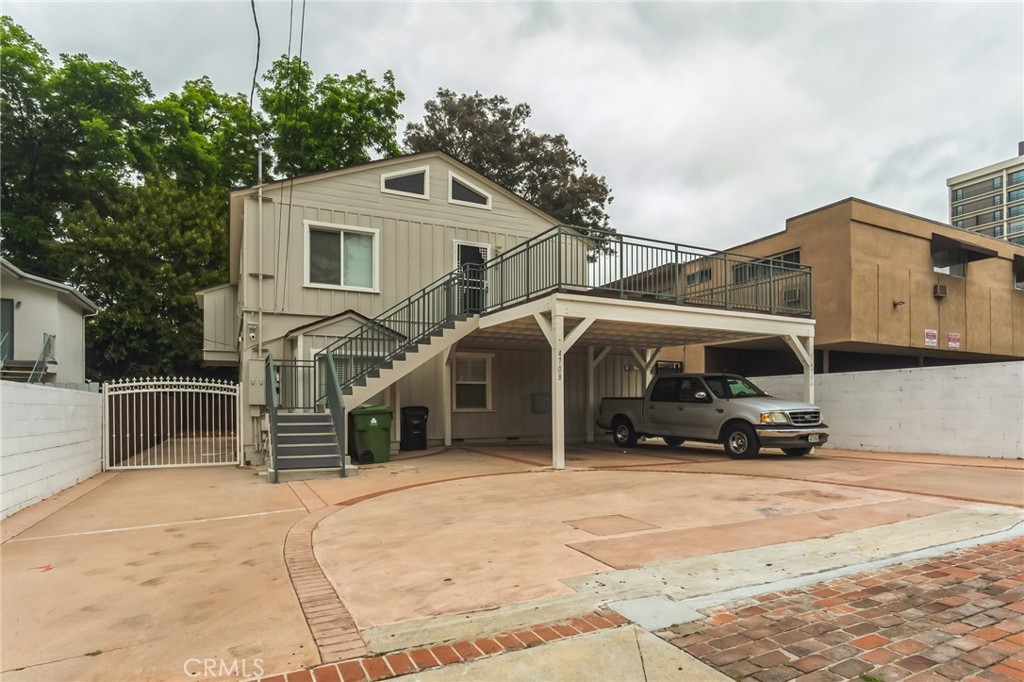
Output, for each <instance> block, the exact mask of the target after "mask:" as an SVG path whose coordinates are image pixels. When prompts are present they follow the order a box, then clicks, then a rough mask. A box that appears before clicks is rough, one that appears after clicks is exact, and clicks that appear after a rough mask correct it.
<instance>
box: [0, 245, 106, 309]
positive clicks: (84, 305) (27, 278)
mask: <svg viewBox="0 0 1024 682" xmlns="http://www.w3.org/2000/svg"><path fill="white" fill-rule="evenodd" d="M0 270H2V271H3V272H4V274H7V275H9V276H11V277H14V278H15V279H20V280H22V281H24V282H28V283H29V284H34V285H36V286H39V287H42V288H44V289H50V290H52V291H56V292H57V294H58V295H59V296H63V297H64V298H65V300H70V302H72V303H74V304H75V305H77V306H78V307H79V308H81V309H82V310H84V311H85V312H86V313H88V314H90V315H91V314H95V313H97V312H99V309H100V308H99V306H98V305H96V304H95V303H93V302H92V301H90V300H89V299H88V298H86V296H85V294H83V293H82V292H81V291H79V290H78V289H76V288H74V287H73V286H71V285H69V284H64V283H62V282H57V281H55V280H52V279H46V278H45V277H40V276H39V275H33V274H31V273H28V272H25V271H24V270H22V269H21V268H19V267H18V266H16V265H15V264H14V263H12V262H10V261H9V260H7V259H6V258H2V257H0Z"/></svg>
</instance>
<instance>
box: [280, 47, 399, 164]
mask: <svg viewBox="0 0 1024 682" xmlns="http://www.w3.org/2000/svg"><path fill="white" fill-rule="evenodd" d="M264 80H265V81H266V82H267V85H265V86H263V87H262V88H260V103H261V105H262V106H263V110H264V111H265V112H266V113H267V116H268V117H269V118H270V128H271V131H272V133H273V135H272V137H271V148H272V149H273V152H274V157H275V159H276V161H275V164H274V170H275V171H276V172H277V173H278V174H280V175H284V176H293V175H300V174H303V173H312V172H315V171H322V170H329V169H334V168H343V167H345V166H352V165H355V164H359V163H365V162H367V161H369V160H370V159H371V158H372V156H371V154H372V153H373V152H376V153H377V154H379V155H381V156H397V155H398V154H400V153H401V150H400V149H399V147H398V139H397V128H396V126H397V125H398V121H399V119H401V117H402V115H401V114H399V113H398V107H399V105H400V104H401V103H402V100H404V99H405V95H404V94H402V92H401V91H400V90H398V88H396V87H395V77H394V74H392V73H391V72H390V71H386V72H385V73H384V82H383V84H378V83H377V82H376V81H375V80H373V79H372V78H370V77H369V76H368V75H366V72H365V71H360V72H359V73H356V74H353V75H351V76H347V77H345V78H340V77H339V76H336V75H333V74H329V75H327V76H324V77H323V78H322V79H321V80H320V81H319V82H314V80H313V72H312V71H311V70H310V68H309V64H307V63H306V62H304V61H302V60H301V59H299V58H298V57H292V58H288V57H281V58H280V59H278V60H277V61H275V62H274V63H273V65H272V66H271V67H270V70H269V71H268V72H267V74H266V76H264Z"/></svg>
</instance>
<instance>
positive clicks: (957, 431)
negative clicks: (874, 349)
mask: <svg viewBox="0 0 1024 682" xmlns="http://www.w3.org/2000/svg"><path fill="white" fill-rule="evenodd" d="M802 382H803V377H802V376H799V375H797V376H776V377H757V378H755V379H754V383H755V384H757V385H758V386H760V387H761V388H763V389H764V390H766V391H768V392H769V393H771V394H772V395H775V396H778V397H780V398H791V399H793V400H802V399H803V389H802V388H801V386H802ZM814 396H815V402H816V403H817V404H818V405H819V406H820V407H821V410H822V419H824V421H825V422H826V423H827V424H828V425H829V427H830V429H829V430H830V433H831V435H830V437H829V442H828V444H827V445H826V446H825V447H826V448H828V447H833V448H842V449H846V450H873V451H877V452H922V453H930V454H937V455H968V456H975V457H1001V458H1008V459H1020V458H1024V362H1000V363H992V364H978V365H955V366H951V367H921V368H914V369H896V370H885V371H879V372H850V373H839V374H819V375H817V376H816V377H815V386H814Z"/></svg>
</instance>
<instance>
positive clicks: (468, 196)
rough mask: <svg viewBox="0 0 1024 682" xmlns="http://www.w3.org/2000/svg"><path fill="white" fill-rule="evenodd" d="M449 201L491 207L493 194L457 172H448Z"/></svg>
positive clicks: (463, 204)
mask: <svg viewBox="0 0 1024 682" xmlns="http://www.w3.org/2000/svg"><path fill="white" fill-rule="evenodd" d="M448 203H450V204H459V205H461V206H473V207H476V208H486V209H490V208H491V195H490V194H489V193H488V192H485V191H484V190H483V189H482V188H480V187H478V186H476V185H474V184H473V183H471V182H470V181H469V180H466V179H465V178H460V177H459V176H458V175H455V173H452V172H449V173H448Z"/></svg>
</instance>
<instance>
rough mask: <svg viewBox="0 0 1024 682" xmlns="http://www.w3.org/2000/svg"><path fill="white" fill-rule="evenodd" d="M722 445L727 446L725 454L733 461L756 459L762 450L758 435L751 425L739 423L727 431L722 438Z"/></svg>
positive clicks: (730, 426)
mask: <svg viewBox="0 0 1024 682" xmlns="http://www.w3.org/2000/svg"><path fill="white" fill-rule="evenodd" d="M722 445H723V446H725V453H726V454H727V455H729V456H730V457H732V458H733V459H748V458H750V457H755V456H756V455H757V453H758V451H760V449H761V444H760V443H758V442H757V434H756V433H754V429H752V428H750V424H744V423H743V422H737V423H735V424H730V425H729V426H728V427H727V428H726V429H725V434H724V435H723V437H722Z"/></svg>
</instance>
